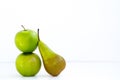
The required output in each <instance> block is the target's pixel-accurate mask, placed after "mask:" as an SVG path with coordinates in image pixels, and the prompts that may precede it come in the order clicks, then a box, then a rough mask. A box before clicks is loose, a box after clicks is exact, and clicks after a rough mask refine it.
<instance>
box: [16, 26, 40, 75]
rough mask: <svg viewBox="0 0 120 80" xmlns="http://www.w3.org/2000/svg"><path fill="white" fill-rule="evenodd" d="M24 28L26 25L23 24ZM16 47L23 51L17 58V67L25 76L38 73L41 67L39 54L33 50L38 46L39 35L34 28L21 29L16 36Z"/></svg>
mask: <svg viewBox="0 0 120 80" xmlns="http://www.w3.org/2000/svg"><path fill="white" fill-rule="evenodd" d="M22 27H23V28H24V26H23V25H22ZM15 44H16V47H17V48H18V49H19V50H20V51H22V53H21V54H20V55H18V57H17V59H16V69H17V71H18V72H19V73H20V74H21V75H23V76H34V75H36V74H37V73H38V72H39V70H40V67H41V60H40V58H39V56H38V55H37V54H35V53H33V51H34V50H35V49H36V48H37V44H38V36H37V33H36V32H35V31H33V30H29V29H25V28H24V30H22V31H19V32H18V33H17V34H16V36H15Z"/></svg>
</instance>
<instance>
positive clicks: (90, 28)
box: [0, 0, 120, 61]
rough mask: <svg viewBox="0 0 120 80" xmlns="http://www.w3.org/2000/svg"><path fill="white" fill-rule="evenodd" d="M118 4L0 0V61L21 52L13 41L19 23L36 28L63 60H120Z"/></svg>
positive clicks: (107, 1)
mask: <svg viewBox="0 0 120 80" xmlns="http://www.w3.org/2000/svg"><path fill="white" fill-rule="evenodd" d="M119 4H120V1H119V0H19V1H18V0H0V36H1V38H0V54H1V56H0V61H15V58H16V56H17V55H19V53H21V52H20V51H19V50H18V49H17V48H16V46H15V43H14V37H15V34H16V33H17V32H18V31H20V30H23V29H22V27H21V25H24V26H25V27H26V28H28V29H33V30H36V31H37V29H38V28H39V29H40V37H41V39H42V40H43V41H44V42H45V43H46V44H47V45H48V46H49V47H51V49H53V50H54V51H55V52H57V53H58V54H60V55H62V56H64V57H65V59H66V60H67V61H71V60H74V61H79V60H80V61H120V5H119ZM35 52H36V53H37V54H39V53H38V50H37V49H36V51H35Z"/></svg>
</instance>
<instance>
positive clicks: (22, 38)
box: [15, 29, 38, 52]
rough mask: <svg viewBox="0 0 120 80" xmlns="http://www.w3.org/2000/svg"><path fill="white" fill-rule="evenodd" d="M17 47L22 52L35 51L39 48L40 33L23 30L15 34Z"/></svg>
mask: <svg viewBox="0 0 120 80" xmlns="http://www.w3.org/2000/svg"><path fill="white" fill-rule="evenodd" d="M15 44H16V47H17V48H18V49H19V50H20V51H22V52H33V51H34V50H35V49H36V48H37V44H38V35H37V33H36V32H35V31H33V30H28V29H26V30H22V31H19V32H18V33H16V35H15Z"/></svg>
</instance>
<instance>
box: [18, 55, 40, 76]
mask: <svg viewBox="0 0 120 80" xmlns="http://www.w3.org/2000/svg"><path fill="white" fill-rule="evenodd" d="M40 68H41V60H40V58H39V56H38V55H37V54H35V53H21V54H20V55H18V57H17V58H16V69H17V71H18V72H19V73H20V74H21V75H22V76H35V75H36V74H37V73H38V72H39V70H40Z"/></svg>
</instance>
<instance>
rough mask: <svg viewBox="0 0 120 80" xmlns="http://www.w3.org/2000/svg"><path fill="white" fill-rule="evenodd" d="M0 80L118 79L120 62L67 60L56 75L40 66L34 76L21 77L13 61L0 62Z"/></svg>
mask: <svg viewBox="0 0 120 80" xmlns="http://www.w3.org/2000/svg"><path fill="white" fill-rule="evenodd" d="M0 71H1V72H0V80H40V79H41V80H120V76H119V75H120V62H97V61H96V62H94V61H91V62H90V61H88V62H87V61H86V62H85V61H83V62H82V61H80V62H68V63H67V66H66V68H65V70H64V71H63V72H62V73H61V74H60V75H59V76H57V77H52V76H50V75H49V74H47V73H46V72H45V70H44V68H43V67H42V68H41V70H40V72H39V73H38V74H37V75H36V76H34V77H23V76H21V75H20V74H18V72H17V71H16V69H15V65H14V63H7V62H6V63H4V62H1V63H0Z"/></svg>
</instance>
